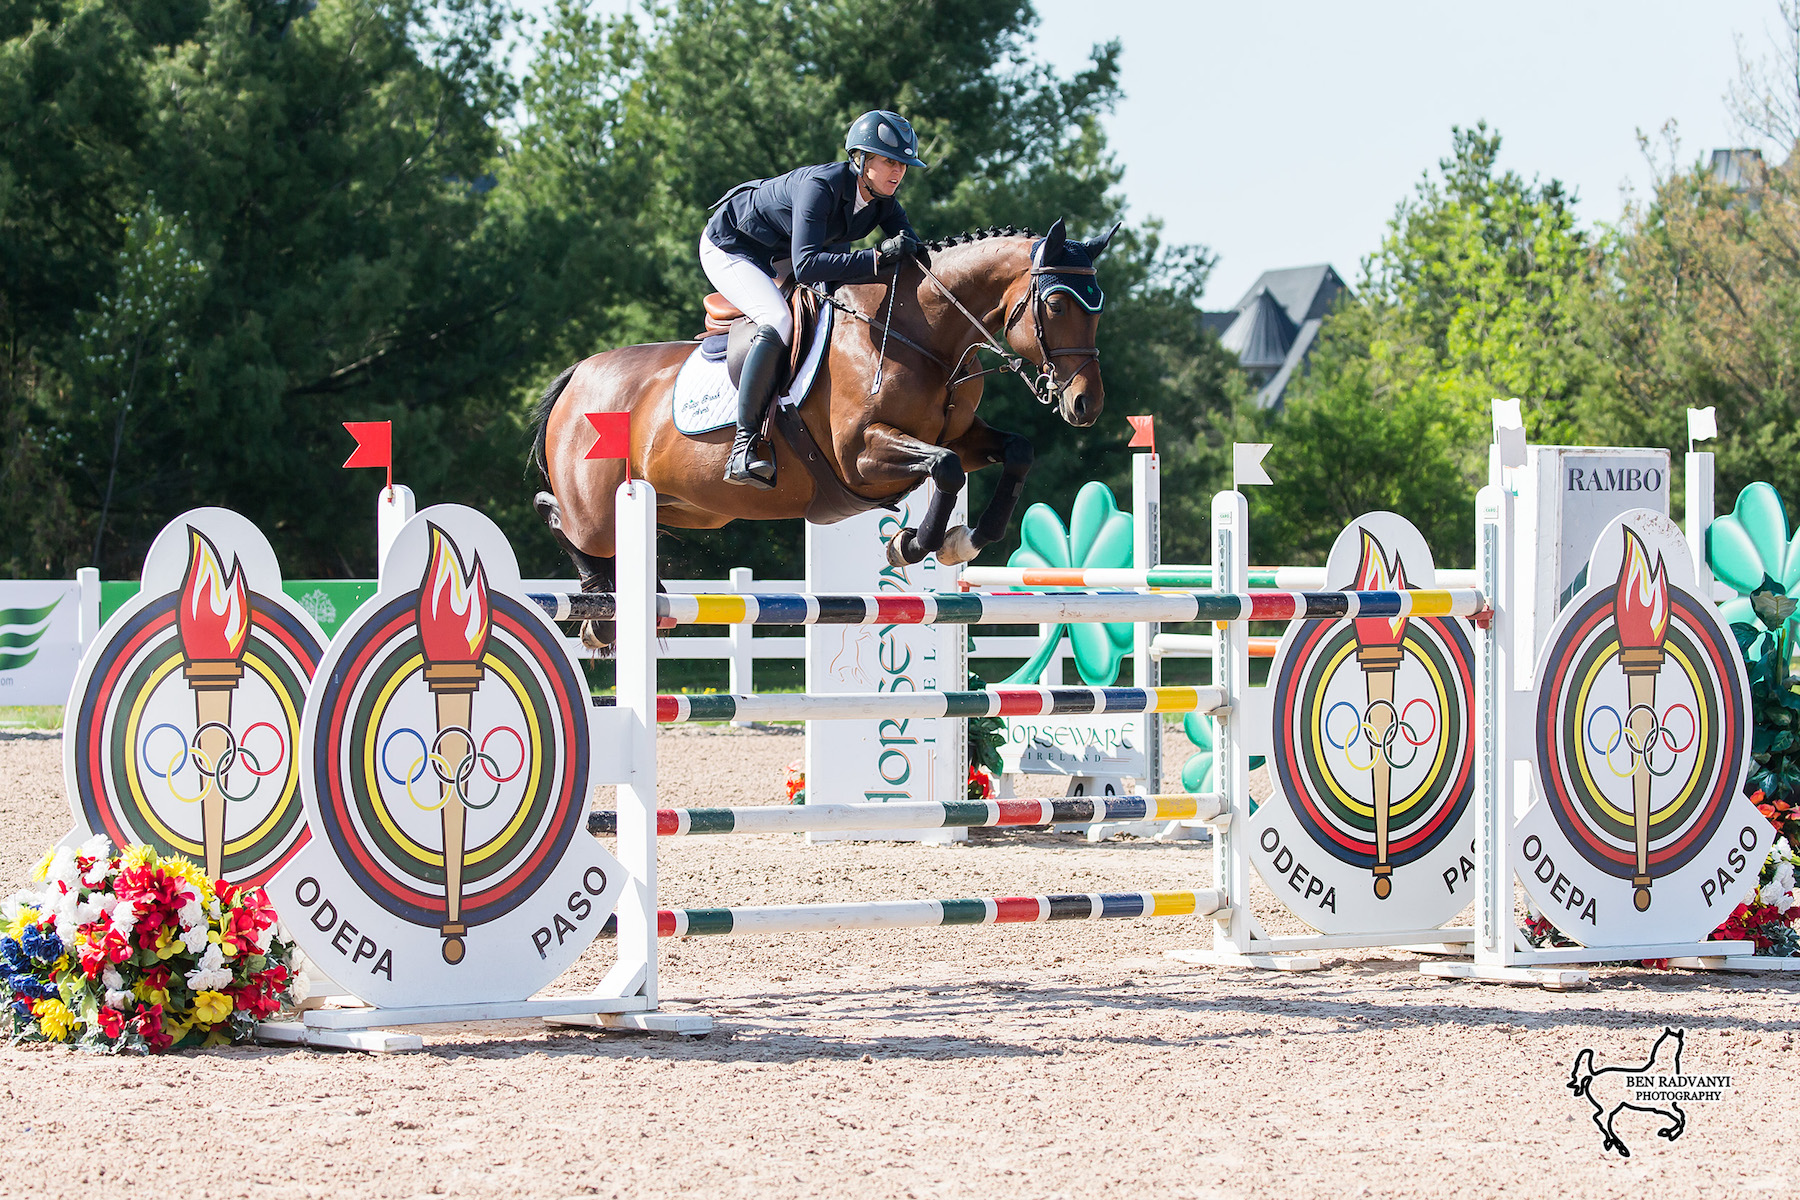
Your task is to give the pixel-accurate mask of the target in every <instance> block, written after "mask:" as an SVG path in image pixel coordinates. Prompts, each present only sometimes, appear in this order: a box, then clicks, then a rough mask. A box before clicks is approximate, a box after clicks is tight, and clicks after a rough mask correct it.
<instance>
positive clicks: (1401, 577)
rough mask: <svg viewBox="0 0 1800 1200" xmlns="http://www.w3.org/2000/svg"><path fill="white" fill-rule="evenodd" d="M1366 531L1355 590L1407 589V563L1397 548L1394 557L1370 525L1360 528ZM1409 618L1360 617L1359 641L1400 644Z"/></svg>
mask: <svg viewBox="0 0 1800 1200" xmlns="http://www.w3.org/2000/svg"><path fill="white" fill-rule="evenodd" d="M1358 532H1360V533H1361V534H1362V557H1361V559H1360V561H1358V562H1357V564H1356V585H1355V590H1356V591H1359V592H1389V591H1395V592H1397V591H1404V590H1405V589H1406V565H1405V564H1404V563H1402V562H1401V561H1400V553H1399V551H1395V552H1394V557H1393V559H1392V560H1390V559H1389V558H1388V557H1387V554H1386V552H1385V551H1383V550H1382V548H1381V543H1380V542H1379V541H1377V540H1376V539H1375V535H1374V534H1372V533H1370V532H1369V531H1368V530H1367V529H1363V530H1359V531H1358ZM1406 620H1407V619H1406V618H1405V617H1403V616H1401V617H1358V618H1357V619H1356V642H1357V644H1358V645H1359V646H1398V645H1399V644H1400V643H1401V641H1402V640H1403V639H1404V638H1405V637H1406Z"/></svg>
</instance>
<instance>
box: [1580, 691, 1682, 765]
mask: <svg viewBox="0 0 1800 1200" xmlns="http://www.w3.org/2000/svg"><path fill="white" fill-rule="evenodd" d="M1639 713H1644V714H1646V715H1648V716H1649V718H1650V728H1649V729H1647V730H1645V731H1644V733H1643V735H1642V736H1641V737H1640V736H1639V735H1638V734H1636V733H1633V732H1632V729H1631V722H1632V720H1633V719H1634V718H1636V717H1637V715H1638V714H1639ZM1677 713H1680V714H1681V715H1682V716H1684V717H1685V718H1686V719H1687V723H1688V728H1687V740H1685V741H1683V742H1682V743H1681V744H1680V745H1676V744H1675V742H1676V739H1675V736H1674V734H1673V733H1671V732H1670V728H1669V725H1670V718H1671V717H1673V716H1675V714H1677ZM1602 714H1605V715H1608V716H1611V717H1612V720H1613V730H1612V733H1611V735H1610V736H1609V737H1608V738H1607V739H1606V744H1605V745H1604V746H1602V745H1601V744H1600V742H1599V741H1598V740H1596V739H1595V737H1594V722H1595V721H1596V720H1598V719H1599V718H1600V717H1601V715H1602ZM1699 731H1700V726H1699V722H1698V721H1696V720H1695V717H1694V710H1693V709H1691V708H1689V707H1688V706H1687V705H1685V704H1671V705H1670V706H1669V707H1667V708H1665V709H1663V711H1662V715H1661V716H1660V717H1659V716H1657V715H1656V710H1655V709H1653V708H1651V707H1650V706H1649V705H1648V704H1634V705H1632V706H1631V707H1630V708H1629V709H1628V710H1626V713H1625V715H1624V716H1623V717H1621V716H1619V710H1618V709H1616V708H1614V707H1613V706H1612V705H1610V704H1602V705H1601V706H1600V707H1598V708H1596V709H1595V710H1594V711H1593V712H1591V713H1589V714H1588V719H1587V723H1586V726H1585V727H1584V728H1583V730H1582V732H1583V733H1584V734H1585V735H1586V737H1587V743H1588V748H1589V749H1591V750H1592V751H1593V752H1594V753H1595V754H1598V755H1601V756H1602V757H1603V758H1605V759H1606V768H1607V770H1609V771H1611V772H1612V773H1613V775H1614V776H1616V777H1617V778H1619V779H1629V778H1631V776H1632V775H1634V774H1636V773H1637V768H1638V764H1639V763H1642V764H1643V765H1644V766H1645V768H1646V769H1647V770H1649V772H1650V774H1652V775H1654V776H1656V777H1657V778H1658V779H1660V778H1662V777H1663V776H1664V775H1667V774H1668V773H1669V772H1670V771H1673V770H1674V769H1675V757H1676V756H1677V755H1680V754H1684V753H1686V752H1687V750H1688V748H1689V747H1691V746H1692V745H1693V744H1694V737H1695V735H1697V734H1698V733H1699ZM1621 745H1623V746H1625V747H1626V748H1627V749H1628V750H1629V751H1630V754H1631V757H1630V760H1629V762H1628V763H1627V764H1626V766H1625V769H1624V770H1620V769H1619V766H1618V764H1617V763H1615V762H1614V761H1613V751H1615V750H1617V749H1618V748H1619V747H1620V746H1621ZM1659 747H1660V748H1661V749H1663V750H1667V751H1668V752H1669V760H1668V765H1667V766H1665V767H1663V768H1662V769H1661V770H1658V769H1657V766H1656V752H1657V750H1658V749H1659Z"/></svg>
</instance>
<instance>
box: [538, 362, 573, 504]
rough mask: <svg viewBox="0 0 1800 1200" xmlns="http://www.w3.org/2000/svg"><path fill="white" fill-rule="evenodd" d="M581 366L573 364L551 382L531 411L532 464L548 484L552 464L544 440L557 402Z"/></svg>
mask: <svg viewBox="0 0 1800 1200" xmlns="http://www.w3.org/2000/svg"><path fill="white" fill-rule="evenodd" d="M580 365H581V364H580V363H574V364H572V365H571V366H570V367H569V368H568V369H567V370H565V371H564V372H563V373H562V374H561V375H558V376H557V377H556V378H555V379H553V380H551V381H550V386H549V387H547V388H545V389H544V394H543V396H542V397H540V398H539V400H538V402H537V407H536V408H534V409H532V410H531V424H532V434H531V462H532V465H533V466H535V467H536V468H537V469H538V472H539V473H540V474H542V475H543V477H544V479H545V481H546V482H547V481H548V480H549V478H550V463H549V460H548V459H547V458H546V457H545V454H544V439H545V438H546V437H547V436H548V431H549V429H550V414H551V413H552V412H554V411H556V402H557V401H558V400H560V399H562V394H563V389H564V388H566V387H568V386H569V379H570V378H571V377H572V376H573V375H574V374H575V368H576V367H579V366H580Z"/></svg>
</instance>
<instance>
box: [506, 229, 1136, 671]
mask: <svg viewBox="0 0 1800 1200" xmlns="http://www.w3.org/2000/svg"><path fill="white" fill-rule="evenodd" d="M1118 228H1119V226H1118V225H1117V224H1115V225H1114V226H1113V227H1112V228H1111V229H1109V230H1108V231H1107V232H1106V233H1105V234H1104V235H1103V236H1101V237H1098V238H1094V239H1091V240H1088V241H1075V240H1071V239H1070V238H1068V237H1067V236H1066V234H1065V231H1064V228H1063V222H1062V221H1061V220H1058V221H1057V222H1056V223H1055V224H1053V225H1052V226H1051V227H1050V229H1049V231H1048V232H1047V233H1046V234H1045V235H1044V236H1043V237H1042V238H1034V237H1033V235H1032V234H1031V232H1030V231H1029V230H1014V229H1011V228H1006V229H988V230H984V231H980V232H977V233H973V234H967V235H963V236H961V237H958V238H952V239H950V240H948V241H944V242H934V243H931V244H930V246H929V249H930V250H931V251H933V254H932V257H931V260H930V263H929V265H927V264H926V263H924V262H921V261H919V260H914V261H911V262H908V263H906V264H903V265H902V266H901V267H900V269H899V270H897V271H896V272H894V273H893V274H892V275H891V276H888V277H885V278H883V279H879V280H877V281H875V282H873V283H864V284H854V285H849V286H844V287H840V288H838V289H837V290H836V291H835V292H833V293H831V294H829V295H827V294H825V293H823V292H813V293H811V294H810V298H811V300H812V301H813V303H814V304H815V306H817V305H823V304H829V305H831V306H833V307H834V308H835V309H837V315H838V317H839V319H838V320H836V322H835V326H834V328H833V330H832V334H831V343H830V346H829V347H828V349H827V352H826V354H825V355H824V357H823V360H822V362H821V364H820V367H819V369H818V372H817V375H816V376H815V378H814V380H813V382H812V385H811V387H810V388H809V389H808V391H807V395H806V398H805V399H804V401H803V402H802V403H801V405H800V407H799V409H798V420H795V419H794V417H793V416H792V415H791V414H790V413H784V412H782V411H781V406H780V405H778V404H771V405H770V406H769V407H770V418H769V419H770V423H771V425H772V426H773V429H772V430H770V431H769V434H770V443H771V446H772V448H773V450H774V452H775V462H776V481H775V487H774V488H773V489H771V490H766V491H765V490H756V489H753V488H748V487H742V486H738V485H735V484H730V483H727V482H725V479H724V473H725V461H726V458H727V457H728V456H729V454H730V451H731V439H732V432H733V431H732V429H731V427H729V426H727V427H726V428H724V429H720V430H717V431H715V432H713V433H709V434H701V435H697V436H690V435H687V434H683V433H681V432H679V431H677V429H676V428H675V424H674V419H673V413H672V400H673V396H674V390H675V377H676V375H677V374H678V373H679V372H680V370H681V367H682V364H683V363H684V362H686V361H687V358H688V356H689V355H690V354H694V353H698V349H697V347H696V345H695V343H694V342H692V341H687V342H656V343H650V344H645V345H635V346H624V347H621V348H619V349H615V350H608V351H605V352H603V353H600V354H595V355H593V356H592V357H590V358H587V359H584V360H583V361H581V362H578V363H576V364H574V365H573V366H571V367H569V368H567V369H566V370H564V371H563V372H562V374H560V375H558V376H557V377H556V380H555V381H554V382H553V383H551V384H550V386H549V387H548V388H547V389H546V390H545V392H544V394H543V398H542V399H541V400H540V401H539V403H538V405H537V408H536V410H535V411H534V413H533V424H534V443H533V450H532V457H533V462H534V463H535V465H536V466H537V468H538V470H539V471H540V472H541V473H542V474H543V477H544V479H545V481H546V482H547V483H548V485H549V489H550V490H549V492H547V493H545V492H540V493H538V495H537V497H536V500H535V504H536V507H537V510H538V512H539V514H540V516H542V517H543V519H544V521H545V523H546V524H548V525H549V526H550V530H551V533H552V535H553V536H554V537H555V538H556V540H557V543H558V545H560V546H561V547H562V549H563V550H564V551H565V552H566V553H567V554H568V555H569V558H570V559H571V561H573V562H574V564H575V570H576V574H577V575H578V576H579V578H580V580H581V588H582V590H583V591H586V592H606V591H611V590H612V587H613V558H614V554H615V544H614V529H613V493H614V492H615V491H616V490H617V488H618V486H619V484H620V483H622V482H623V481H624V480H625V478H626V471H627V468H628V466H629V470H630V475H631V477H632V478H636V479H645V480H648V481H649V482H650V484H651V485H652V486H653V487H655V489H656V494H657V523H658V525H661V526H671V527H676V528H684V529H717V528H719V527H720V526H722V525H725V524H726V523H728V522H730V521H734V520H739V519H745V520H754V521H775V520H784V519H789V518H793V517H805V518H807V519H808V520H811V521H814V522H816V523H819V524H830V523H832V522H835V521H839V520H843V519H844V518H846V517H849V516H853V515H855V514H857V513H859V512H866V511H869V510H871V509H875V508H883V507H885V508H894V507H897V505H898V501H899V500H900V499H901V498H903V497H904V496H905V495H906V494H907V493H908V492H911V491H912V490H913V489H914V488H916V487H918V486H919V485H921V484H922V483H924V482H925V481H926V480H930V481H931V482H932V483H933V484H934V485H935V486H936V492H935V493H934V494H933V496H932V497H931V499H930V501H929V503H928V504H927V506H926V509H925V514H924V516H923V517H922V518H921V519H920V521H919V523H918V526H917V527H916V528H915V527H911V526H909V527H907V528H905V529H902V530H901V531H900V532H899V533H897V534H895V535H894V536H893V538H892V539H890V541H889V544H888V559H889V561H890V562H892V563H893V564H895V565H896V566H899V565H904V564H910V563H916V562H919V561H921V560H922V559H923V558H924V557H925V556H926V555H927V554H936V555H937V556H938V560H939V561H940V562H943V563H945V564H956V563H962V562H967V561H969V560H970V559H972V558H974V557H975V555H976V554H977V553H978V552H979V551H980V550H981V548H982V547H983V546H985V545H987V544H989V543H990V542H993V541H996V540H998V539H999V538H1000V537H1002V536H1003V535H1004V534H1005V532H1006V529H1007V526H1008V524H1009V522H1010V521H1011V519H1012V514H1013V510H1014V508H1015V507H1016V506H1017V504H1018V501H1019V497H1020V495H1021V494H1022V493H1023V491H1024V483H1025V476H1026V474H1027V473H1028V472H1029V471H1030V469H1031V464H1032V458H1033V452H1032V447H1031V442H1030V441H1029V440H1028V439H1027V438H1025V437H1024V436H1022V435H1020V434H1016V433H1009V432H1007V431H1005V430H1001V429H995V428H993V427H992V426H990V425H988V424H987V423H986V422H985V421H983V420H982V419H981V418H980V416H978V415H977V412H976V409H977V408H978V407H979V405H980V403H981V395H982V387H983V380H984V377H985V376H986V375H989V374H992V373H993V372H994V371H996V370H1002V369H1008V370H1012V371H1013V372H1014V373H1016V374H1018V375H1019V376H1020V377H1021V378H1025V379H1026V382H1027V383H1029V384H1031V385H1032V388H1033V391H1034V394H1035V395H1036V396H1037V398H1038V400H1039V401H1040V402H1042V403H1045V404H1054V405H1056V409H1057V412H1058V414H1059V415H1060V416H1061V417H1062V419H1063V420H1064V421H1066V422H1067V423H1068V424H1069V425H1071V426H1075V427H1077V428H1080V427H1084V426H1088V425H1092V424H1093V423H1094V422H1095V421H1096V420H1097V419H1099V416H1100V410H1101V407H1102V405H1103V404H1104V402H1105V386H1104V384H1103V383H1102V381H1101V378H1100V351H1099V349H1098V347H1097V345H1096V344H1095V343H1096V336H1095V335H1096V331H1097V329H1098V326H1099V319H1100V313H1099V309H1100V303H1101V293H1100V290H1099V287H1098V281H1097V280H1096V279H1095V277H1094V265H1093V264H1094V261H1095V259H1097V258H1098V257H1099V255H1100V254H1101V253H1102V252H1103V251H1104V250H1105V249H1106V247H1107V244H1108V243H1109V242H1110V241H1111V240H1112V237H1113V234H1115V233H1116V232H1117V231H1118ZM794 340H795V343H796V353H798V351H799V348H800V347H801V346H803V345H804V344H805V334H803V333H802V332H801V331H800V329H799V327H798V326H797V327H796V332H795V337H794ZM983 349H985V350H988V351H991V352H993V353H996V354H998V355H1000V356H1002V365H1001V366H999V367H990V368H986V369H983V368H982V367H981V366H980V361H979V359H978V357H977V352H978V351H981V350H983ZM1070 359H1074V360H1076V361H1075V362H1074V363H1073V364H1070V363H1069V362H1068V360H1070ZM1027 364H1029V365H1030V366H1032V367H1035V368H1036V370H1037V378H1036V379H1035V380H1033V379H1030V378H1028V377H1027V376H1026V373H1025V366H1026V365H1027ZM618 412H627V413H630V414H631V435H630V458H629V460H624V459H587V458H585V457H584V456H585V455H586V454H587V452H588V450H589V449H590V448H591V447H592V446H593V444H594V440H595V436H596V435H595V432H594V429H593V427H592V426H591V425H590V423H589V422H588V421H587V420H586V416H587V414H589V413H618ZM776 434H779V436H776ZM994 465H999V466H1000V467H1001V478H1000V481H999V484H998V485H997V486H996V488H995V490H994V495H993V498H992V499H991V500H990V501H989V503H988V505H987V507H986V509H985V510H984V511H983V512H982V514H981V516H980V518H979V519H978V520H977V521H976V522H975V527H974V528H973V529H970V528H968V527H967V526H957V527H955V528H954V529H952V528H949V517H950V513H951V511H952V509H953V508H954V506H955V503H956V499H957V496H958V494H959V493H960V492H961V491H962V489H963V486H964V483H965V481H966V479H967V473H968V472H969V471H975V470H980V469H981V468H983V467H988V466H994ZM610 635H611V630H610V629H609V628H605V627H601V626H598V625H597V624H596V623H589V624H584V626H583V628H582V636H583V640H584V641H585V642H586V643H587V644H588V645H589V646H591V647H594V648H596V649H606V648H607V644H608V643H610V641H611V636H610Z"/></svg>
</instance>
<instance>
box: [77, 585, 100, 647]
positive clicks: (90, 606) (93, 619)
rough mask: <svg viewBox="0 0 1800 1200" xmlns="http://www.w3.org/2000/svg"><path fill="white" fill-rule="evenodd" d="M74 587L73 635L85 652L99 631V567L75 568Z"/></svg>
mask: <svg viewBox="0 0 1800 1200" xmlns="http://www.w3.org/2000/svg"><path fill="white" fill-rule="evenodd" d="M75 587H76V590H77V592H78V594H79V595H78V600H77V603H78V606H79V607H78V608H77V610H76V620H75V636H76V638H77V639H78V640H79V641H80V643H81V650H82V653H83V654H85V653H87V648H88V646H89V645H90V644H91V643H92V642H93V640H94V638H95V637H97V636H98V635H99V633H100V568H99V567H82V568H80V569H79V570H77V571H76V572H75Z"/></svg>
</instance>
